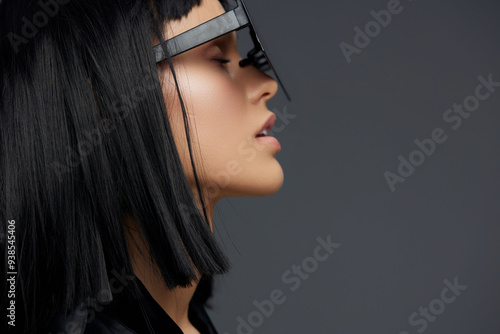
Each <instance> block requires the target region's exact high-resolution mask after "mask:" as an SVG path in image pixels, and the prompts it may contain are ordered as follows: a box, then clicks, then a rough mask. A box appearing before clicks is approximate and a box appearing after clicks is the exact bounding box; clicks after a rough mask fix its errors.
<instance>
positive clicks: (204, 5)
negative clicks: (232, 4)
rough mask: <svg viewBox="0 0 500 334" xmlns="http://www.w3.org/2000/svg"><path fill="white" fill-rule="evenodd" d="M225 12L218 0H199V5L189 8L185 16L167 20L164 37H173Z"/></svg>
mask: <svg viewBox="0 0 500 334" xmlns="http://www.w3.org/2000/svg"><path fill="white" fill-rule="evenodd" d="M225 12H226V11H225V10H224V8H223V7H222V5H221V3H220V2H219V0H201V3H200V5H199V6H195V7H193V8H191V11H190V12H189V14H188V15H187V16H185V17H183V18H182V19H180V20H175V21H174V20H171V21H170V22H168V24H167V26H166V33H167V35H166V38H167V39H169V38H172V37H175V36H177V35H179V34H181V33H183V32H185V31H187V30H189V29H191V28H194V27H196V26H198V25H200V24H202V23H204V22H207V21H209V20H211V19H213V18H215V17H217V16H219V15H221V14H224V13H225Z"/></svg>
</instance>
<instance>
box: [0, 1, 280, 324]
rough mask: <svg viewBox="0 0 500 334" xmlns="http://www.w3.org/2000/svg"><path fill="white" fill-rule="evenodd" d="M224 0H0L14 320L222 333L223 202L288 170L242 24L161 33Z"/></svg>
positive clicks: (7, 292) (214, 11)
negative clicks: (215, 305) (217, 281)
mask: <svg viewBox="0 0 500 334" xmlns="http://www.w3.org/2000/svg"><path fill="white" fill-rule="evenodd" d="M238 4H240V6H241V5H242V4H241V3H240V2H239V1H238ZM223 5H226V4H222V3H220V2H219V1H217V0H202V1H201V2H200V1H197V0H190V1H179V0H178V1H167V0H150V1H146V0H136V1H123V0H57V1H56V0H46V1H44V0H40V1H38V2H37V3H35V2H33V1H19V0H3V1H2V2H1V4H0V32H1V36H2V37H1V39H0V43H1V45H0V52H1V57H0V73H1V74H0V75H1V80H0V94H1V100H0V112H1V123H0V138H1V146H0V147H1V148H0V156H1V173H2V179H1V189H2V191H1V195H0V196H1V210H0V219H1V222H2V224H3V226H2V227H3V230H4V231H7V234H6V235H5V238H4V239H3V240H2V243H3V244H2V249H5V253H4V254H5V256H4V257H2V258H4V260H5V264H4V267H5V268H6V270H3V271H2V272H3V273H4V274H5V276H6V277H3V281H4V282H13V281H15V282H16V284H10V283H8V284H6V285H5V289H4V291H3V293H2V300H3V303H2V309H3V310H6V309H7V323H6V324H5V328H6V329H7V330H10V331H15V332H17V333H154V332H156V333H159V332H167V333H215V332H216V331H215V328H214V327H213V325H212V324H211V322H210V319H209V318H208V316H207V314H206V312H205V310H204V308H203V304H204V303H205V302H206V300H207V298H208V297H209V295H210V291H211V279H212V277H213V276H214V275H216V274H221V273H224V272H226V271H227V270H228V260H227V258H226V257H225V255H224V254H223V252H222V251H221V250H220V249H219V246H218V244H217V242H216V241H215V238H214V236H213V224H212V213H213V209H214V206H215V204H216V202H217V201H218V200H219V199H221V198H223V197H227V196H263V195H268V194H272V193H274V192H276V191H277V190H278V189H279V188H280V187H281V185H282V182H283V172H282V169H281V167H280V165H279V163H278V162H277V160H276V159H275V155H276V154H277V152H278V151H279V149H280V148H279V144H277V142H276V140H275V139H273V138H272V137H269V136H266V134H267V131H269V130H270V129H271V128H272V126H273V123H274V120H275V116H274V114H273V113H271V112H270V111H268V110H267V108H266V102H267V101H268V100H269V99H271V98H272V97H273V96H274V95H275V93H276V91H277V84H276V82H275V81H274V80H273V79H271V78H270V77H269V76H267V75H265V74H264V73H263V72H261V71H259V69H257V68H256V66H260V65H261V61H262V59H263V58H257V57H256V56H255V54H252V55H253V56H252V57H254V58H252V57H251V58H250V59H247V60H243V61H241V57H240V56H239V54H238V52H237V48H236V46H237V44H236V37H235V32H234V31H232V32H230V33H228V34H224V35H221V36H220V37H217V38H215V39H213V40H209V41H206V42H203V43H201V44H199V45H196V46H195V47H193V48H190V49H189V48H188V50H180V49H175V48H176V47H177V46H179V45H181V44H182V43H181V42H182V40H181V38H179V39H178V40H177V41H176V43H175V46H173V44H170V45H168V43H161V44H160V42H164V41H165V40H173V38H174V37H177V36H180V34H181V33H183V32H185V31H187V30H190V31H195V32H196V31H198V32H199V31H200V30H199V29H198V30H192V28H195V27H200V26H201V24H202V23H204V22H206V21H208V20H211V19H213V18H216V17H218V16H220V15H221V14H223V13H224V12H225V10H224V7H223ZM238 13H239V14H238V15H236V16H235V17H237V22H240V23H241V21H240V19H241V17H240V16H241V15H240V14H241V13H242V12H241V11H240V12H238ZM224 22H229V21H224ZM235 22H236V21H235ZM223 24H226V23H223ZM202 30H203V29H202ZM200 40H201V39H200ZM254 41H255V36H254ZM158 44H160V47H156V48H155V49H153V46H155V45H158ZM195 44H196V43H195ZM250 64H254V65H256V66H250ZM9 247H10V248H9ZM7 249H8V250H9V251H7ZM8 279H10V281H7V280H8ZM12 289H14V292H12ZM13 295H14V297H13ZM12 305H14V306H12ZM12 309H14V311H12ZM13 324H15V327H14V326H13Z"/></svg>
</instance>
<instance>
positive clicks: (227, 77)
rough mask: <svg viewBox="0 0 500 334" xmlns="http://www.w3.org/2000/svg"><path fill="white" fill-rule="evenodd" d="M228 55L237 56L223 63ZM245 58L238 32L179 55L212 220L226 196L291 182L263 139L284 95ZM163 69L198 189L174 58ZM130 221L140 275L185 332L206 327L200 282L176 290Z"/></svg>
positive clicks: (200, 13) (210, 0) (204, 14)
mask: <svg viewBox="0 0 500 334" xmlns="http://www.w3.org/2000/svg"><path fill="white" fill-rule="evenodd" d="M223 13H224V9H223V7H222V6H221V4H220V3H219V1H218V0H202V2H201V5H200V6H198V7H194V8H193V9H192V10H191V11H190V13H189V14H188V15H187V16H186V17H184V18H182V19H181V20H177V21H172V22H169V24H168V26H166V27H165V36H164V38H165V39H168V38H172V37H174V36H176V35H178V34H180V33H182V32H184V31H186V30H189V29H191V28H193V27H195V26H197V25H199V24H201V23H203V22H206V21H208V20H210V19H212V18H214V17H216V16H218V15H220V14H223ZM223 59H225V60H229V62H227V63H225V64H222V63H221V60H223ZM240 60H241V56H240V55H239V54H238V51H237V43H236V33H234V32H233V33H231V34H228V35H225V36H223V37H220V38H218V39H216V40H214V41H211V42H209V43H206V44H203V45H201V46H199V47H197V48H194V49H192V50H190V51H188V52H186V53H183V54H181V55H178V56H176V57H174V58H173V64H174V69H175V72H176V75H177V80H178V84H179V88H180V91H181V94H182V97H183V101H184V103H185V106H186V109H187V113H188V119H189V128H190V135H191V140H192V144H193V145H192V148H193V151H194V152H193V153H194V160H195V165H196V168H197V172H198V176H199V177H200V186H201V187H202V189H203V191H204V193H205V197H204V199H205V204H206V208H207V213H208V216H209V221H210V226H211V227H212V215H213V209H214V207H215V204H216V203H217V201H218V200H219V199H221V198H224V197H229V196H265V195H270V194H273V193H275V192H276V191H278V190H279V189H280V188H281V186H282V184H283V170H282V168H281V166H280V164H279V163H278V161H277V160H276V158H275V156H276V154H277V153H278V149H277V148H275V147H274V146H271V145H268V144H262V143H261V142H259V141H258V140H257V139H256V138H255V135H256V134H257V133H258V132H259V131H260V130H261V129H262V127H263V125H264V123H265V122H266V121H267V120H268V119H269V118H270V117H273V118H275V115H274V114H273V113H272V112H271V111H269V110H268V109H267V107H266V102H267V101H268V100H269V99H271V98H272V97H273V96H274V95H275V94H276V92H277V89H278V86H277V83H276V81H275V80H274V79H272V78H271V77H269V76H267V75H266V74H264V73H262V72H261V71H259V70H257V69H256V68H255V67H253V66H245V67H240V66H239V64H238V62H239V61H240ZM158 71H159V74H160V79H161V82H162V87H163V90H164V96H165V104H166V106H167V112H168V116H169V120H170V123H171V126H172V131H173V134H174V138H175V141H176V146H177V148H178V151H179V155H180V157H181V161H182V164H183V168H184V171H185V174H186V176H187V179H188V181H189V183H190V185H191V188H192V190H193V193H194V194H195V195H196V194H197V191H196V185H195V179H194V174H193V172H192V168H191V160H190V157H189V151H188V146H187V141H186V136H185V128H184V120H183V117H182V111H181V105H180V101H179V99H178V97H177V92H176V89H175V84H174V79H173V77H172V74H171V71H170V69H169V66H168V63H167V62H166V61H164V62H162V63H160V64H158ZM197 200H198V203H199V202H200V201H199V198H197ZM126 224H127V225H128V226H129V228H130V231H131V234H130V238H133V239H134V241H135V242H129V247H130V248H131V255H132V261H133V265H134V271H135V274H136V275H137V277H138V278H139V279H140V280H141V281H142V282H143V284H144V285H145V286H146V288H147V289H148V291H149V292H150V293H151V295H152V296H153V298H154V299H155V300H156V301H157V302H158V303H159V304H160V306H161V307H162V308H163V309H164V310H165V312H167V314H169V316H170V317H171V318H172V319H173V320H174V321H175V322H176V323H177V324H178V325H179V327H180V328H181V329H182V330H183V332H184V333H190V334H191V333H199V332H198V331H197V330H196V328H195V327H194V326H193V325H192V324H191V323H190V322H189V319H188V307H189V302H190V300H191V298H192V296H193V293H194V291H195V289H196V282H193V285H192V286H191V287H188V288H176V289H174V290H168V289H167V288H166V287H165V285H164V284H163V281H162V280H161V279H160V278H159V275H157V274H156V273H155V272H154V271H152V270H151V268H150V267H149V265H148V264H146V263H144V261H143V258H142V257H141V256H140V255H138V254H139V252H146V253H147V249H146V247H145V243H144V242H142V241H141V238H140V237H139V235H138V234H137V228H136V223H135V221H134V220H133V219H132V218H130V219H128V220H127V221H126ZM134 231H135V232H134ZM132 245H133V246H132ZM135 245H137V246H135Z"/></svg>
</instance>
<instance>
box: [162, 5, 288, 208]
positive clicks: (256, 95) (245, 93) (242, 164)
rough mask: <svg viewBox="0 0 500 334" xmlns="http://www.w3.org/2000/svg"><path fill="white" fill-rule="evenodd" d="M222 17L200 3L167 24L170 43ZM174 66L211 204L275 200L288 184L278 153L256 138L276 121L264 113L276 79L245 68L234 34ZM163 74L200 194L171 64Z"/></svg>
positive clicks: (179, 141)
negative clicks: (232, 198)
mask: <svg viewBox="0 0 500 334" xmlns="http://www.w3.org/2000/svg"><path fill="white" fill-rule="evenodd" d="M224 12H225V11H224V9H223V7H222V5H221V4H220V2H219V1H218V0H202V2H201V5H200V6H198V7H193V8H192V10H191V11H190V13H189V14H188V16H186V17H184V18H182V19H181V20H178V21H172V22H170V23H169V25H168V26H167V27H166V34H167V35H166V37H167V38H172V37H174V36H176V35H178V34H180V33H182V32H184V31H186V30H189V29H191V28H193V27H195V26H197V25H199V24H201V23H203V22H206V21H208V20H210V19H212V18H214V17H216V16H218V15H220V14H223V13H224ZM172 60H173V64H174V70H175V73H176V76H177V80H178V84H179V88H180V91H181V94H182V98H183V101H184V103H185V106H186V111H187V114H188V121H189V126H190V127H189V129H190V136H191V140H192V143H193V145H192V148H193V153H194V154H193V155H194V160H195V164H196V168H197V172H198V176H199V178H200V182H201V185H202V187H204V188H205V190H206V194H207V195H208V196H209V199H211V200H215V201H216V200H218V199H220V198H222V197H227V196H263V195H269V194H272V193H274V192H276V191H277V190H278V189H279V188H280V187H281V185H282V184H283V170H282V169H281V166H280V164H279V163H278V161H277V160H276V159H275V156H276V154H277V153H278V152H279V150H280V148H278V147H276V146H275V145H272V144H269V143H266V142H265V140H262V139H257V137H256V135H257V134H258V133H259V132H260V131H261V130H262V128H263V127H264V125H265V124H268V125H269V124H271V125H272V123H273V120H274V119H275V118H276V117H275V115H274V114H273V113H272V112H270V111H269V110H268V109H267V107H266V102H267V101H268V100H269V99H271V98H272V97H273V96H274V95H275V94H276V91H277V89H278V87H277V84H276V82H275V81H274V79H272V78H271V77H269V76H267V75H265V74H264V73H262V72H261V71H259V70H258V69H256V68H255V67H253V66H245V67H240V66H239V64H238V62H239V61H240V60H241V57H240V55H239V54H238V51H237V44H236V34H235V33H234V32H233V33H231V34H228V35H225V36H222V37H220V38H218V39H216V40H213V41H211V42H209V43H206V44H203V45H201V46H199V47H197V48H194V49H192V50H190V51H188V52H185V53H183V54H181V55H178V56H176V57H174V58H173V59H172ZM159 70H160V72H161V73H162V74H163V75H164V77H163V89H164V94H165V103H166V107H167V112H168V116H169V119H170V123H171V126H172V131H173V133H174V137H175V141H176V145H177V148H178V151H179V155H180V157H181V161H182V164H183V167H184V171H185V173H186V175H187V178H188V181H189V182H190V184H191V186H192V187H194V185H195V181H194V176H193V172H192V168H191V161H190V157H189V151H188V146H187V141H186V135H185V129H184V121H183V117H182V110H181V106H180V102H179V99H178V97H177V92H176V90H175V84H174V80H173V77H172V75H171V72H170V70H169V68H168V63H167V61H164V62H162V63H160V64H159ZM268 139H269V138H268Z"/></svg>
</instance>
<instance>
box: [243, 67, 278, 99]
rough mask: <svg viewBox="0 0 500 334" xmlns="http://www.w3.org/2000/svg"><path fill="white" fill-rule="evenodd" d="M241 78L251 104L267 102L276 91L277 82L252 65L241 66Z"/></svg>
mask: <svg viewBox="0 0 500 334" xmlns="http://www.w3.org/2000/svg"><path fill="white" fill-rule="evenodd" d="M241 73H242V80H243V84H244V85H245V91H246V95H247V97H248V99H249V100H250V102H252V103H253V104H259V103H262V102H264V103H265V102H267V101H268V100H270V99H271V98H273V97H274V96H275V95H276V93H277V92H278V83H277V82H276V80H274V79H273V78H272V77H270V76H269V75H267V74H265V73H264V72H262V71H261V70H259V69H257V68H256V67H255V66H253V65H247V66H244V67H241Z"/></svg>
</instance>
